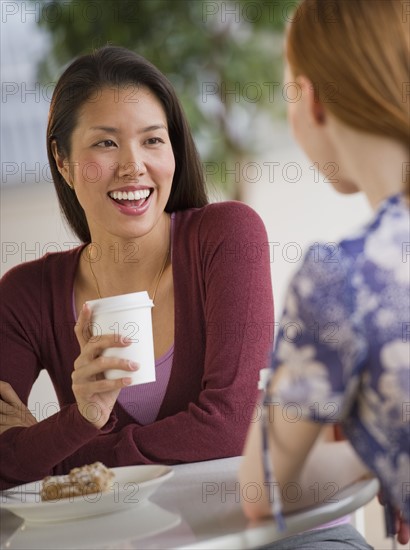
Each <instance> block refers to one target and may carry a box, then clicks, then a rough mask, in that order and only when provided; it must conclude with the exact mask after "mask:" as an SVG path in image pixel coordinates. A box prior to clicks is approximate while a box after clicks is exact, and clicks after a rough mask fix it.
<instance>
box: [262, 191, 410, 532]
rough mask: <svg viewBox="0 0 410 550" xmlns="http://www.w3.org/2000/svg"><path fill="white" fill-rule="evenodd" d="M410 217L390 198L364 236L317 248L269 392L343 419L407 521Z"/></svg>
mask: <svg viewBox="0 0 410 550" xmlns="http://www.w3.org/2000/svg"><path fill="white" fill-rule="evenodd" d="M409 279H410V220H409V208H408V205H407V203H406V200H405V199H404V197H403V196H401V195H399V196H395V197H391V198H389V199H388V200H386V201H385V202H384V203H383V204H382V205H381V207H380V208H379V210H378V211H377V213H376V215H375V217H374V219H373V220H372V222H371V223H370V224H368V225H367V226H366V227H365V228H364V229H363V230H362V231H361V232H360V233H359V234H357V235H355V236H354V237H353V238H350V239H346V240H344V241H342V242H341V243H340V244H339V246H337V247H336V246H335V245H334V244H332V245H326V244H318V243H316V244H315V245H314V246H312V247H311V248H310V250H309V252H308V254H307V256H306V258H305V261H304V264H303V266H302V268H301V269H300V271H299V272H298V273H297V274H296V276H295V277H294V279H293V281H292V283H291V285H290V288H289V291H288V294H287V299H286V302H285V310H284V314H283V319H282V322H281V330H280V332H279V335H278V339H277V346H276V350H275V353H274V355H273V360H272V365H271V366H272V369H274V370H275V369H277V368H278V367H279V366H280V365H284V368H285V369H286V373H287V375H286V376H285V377H283V378H282V379H281V380H282V381H281V382H280V384H279V387H278V388H277V391H275V395H274V397H273V398H272V400H273V401H275V402H277V403H281V404H282V405H283V406H289V405H290V404H292V407H293V409H292V414H293V415H294V414H295V407H296V410H297V414H299V415H300V418H308V419H311V420H314V421H317V422H340V423H341V424H342V426H343V429H344V433H345V434H346V437H347V438H348V439H349V440H350V441H351V443H352V445H353V447H354V448H355V449H356V451H357V453H358V454H359V455H360V457H361V458H362V460H363V461H364V462H365V463H366V464H367V465H368V467H369V468H370V469H371V470H372V471H373V472H375V474H376V475H377V477H378V478H379V480H380V482H381V485H382V488H383V492H384V494H385V498H386V499H387V500H388V502H389V503H390V504H391V505H393V506H395V507H397V508H399V509H401V510H402V512H403V515H404V517H405V519H406V521H407V522H410V459H409V446H410V422H409V420H410V344H409V341H410V293H409Z"/></svg>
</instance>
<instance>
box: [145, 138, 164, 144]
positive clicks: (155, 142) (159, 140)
mask: <svg viewBox="0 0 410 550" xmlns="http://www.w3.org/2000/svg"><path fill="white" fill-rule="evenodd" d="M147 143H148V145H157V144H158V143H164V140H163V139H161V138H158V137H153V138H149V139H147Z"/></svg>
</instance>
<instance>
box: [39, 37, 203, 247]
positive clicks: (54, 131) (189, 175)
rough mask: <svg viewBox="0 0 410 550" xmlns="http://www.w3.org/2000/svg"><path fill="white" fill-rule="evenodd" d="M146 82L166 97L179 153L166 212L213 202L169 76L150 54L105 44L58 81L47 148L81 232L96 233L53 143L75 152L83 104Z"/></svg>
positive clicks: (65, 208)
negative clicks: (74, 138) (103, 93)
mask: <svg viewBox="0 0 410 550" xmlns="http://www.w3.org/2000/svg"><path fill="white" fill-rule="evenodd" d="M130 84H132V85H135V86H145V87H147V88H149V89H150V90H151V91H152V92H153V93H154V94H155V96H156V97H157V98H158V100H159V101H160V102H161V104H162V106H163V108H164V111H165V114H166V117H167V123H168V130H169V137H170V140H171V144H172V149H173V152H174V156H175V174H174V178H173V182H172V187H171V193H170V196H169V199H168V202H167V204H166V207H165V211H166V212H174V211H176V210H185V209H187V208H195V207H201V206H204V205H206V204H207V203H208V198H207V193H206V187H205V181H204V174H203V169H202V164H201V161H200V159H199V155H198V152H197V150H196V147H195V144H194V141H193V138H192V135H191V131H190V129H189V125H188V122H187V120H186V117H185V115H184V112H183V110H182V107H181V104H180V102H179V100H178V98H177V96H176V93H175V90H174V88H173V86H172V85H171V83H170V82H169V80H168V79H167V78H166V77H165V76H164V75H163V74H162V73H161V72H160V71H159V70H158V69H157V68H156V67H155V66H154V65H152V63H150V62H149V61H147V60H146V59H145V58H144V57H142V56H140V55H138V54H136V53H134V52H132V51H130V50H127V49H126V48H121V47H118V46H104V47H103V48H100V49H98V50H96V51H95V52H93V53H91V54H88V55H83V56H81V57H78V58H77V59H75V60H74V61H73V62H72V63H71V64H70V65H69V66H68V68H67V69H66V70H65V71H64V72H63V74H62V75H61V77H60V78H59V80H58V82H57V85H56V87H55V90H54V93H53V97H52V100H51V105H50V113H49V119H48V127H47V154H48V159H49V163H50V169H51V173H52V176H53V181H54V186H55V188H56V191H57V196H58V200H59V203H60V208H61V211H62V213H63V215H64V217H65V218H66V220H67V222H68V224H69V225H70V227H71V229H72V230H73V231H74V233H75V234H76V235H77V236H78V238H79V239H80V240H81V241H82V242H84V243H86V242H90V240H91V236H90V231H89V227H88V223H87V220H86V217H85V213H84V210H83V208H82V207H81V205H80V203H79V202H78V200H77V197H76V194H75V192H74V190H73V189H71V188H70V187H69V186H68V185H67V183H66V182H65V180H64V178H63V177H62V176H61V174H60V172H59V171H58V169H57V165H56V161H55V159H54V156H53V152H52V143H53V141H55V142H56V146H57V150H58V152H59V154H61V155H62V156H63V157H64V158H69V155H70V149H71V136H72V133H73V130H74V129H75V127H76V124H77V118H78V113H79V110H80V108H81V107H82V105H83V104H84V103H85V102H86V101H87V100H89V99H90V98H92V97H94V94H96V93H98V91H101V89H102V88H105V87H111V86H112V87H121V86H126V85H130Z"/></svg>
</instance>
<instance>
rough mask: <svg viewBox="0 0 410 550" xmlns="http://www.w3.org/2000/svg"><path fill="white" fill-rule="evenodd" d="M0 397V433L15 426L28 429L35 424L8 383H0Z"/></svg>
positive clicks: (34, 419) (34, 420)
mask: <svg viewBox="0 0 410 550" xmlns="http://www.w3.org/2000/svg"><path fill="white" fill-rule="evenodd" d="M0 397H1V399H0V433H3V432H5V431H6V430H8V429H9V428H13V427H16V426H17V427H23V428H28V427H30V426H33V425H34V424H37V420H36V418H35V417H34V416H33V415H32V414H31V412H30V410H29V409H28V407H27V406H26V405H25V404H24V403H23V402H22V401H21V399H20V398H19V396H18V395H17V393H16V392H15V391H14V389H13V387H12V386H11V385H10V384H9V383H8V382H4V381H0Z"/></svg>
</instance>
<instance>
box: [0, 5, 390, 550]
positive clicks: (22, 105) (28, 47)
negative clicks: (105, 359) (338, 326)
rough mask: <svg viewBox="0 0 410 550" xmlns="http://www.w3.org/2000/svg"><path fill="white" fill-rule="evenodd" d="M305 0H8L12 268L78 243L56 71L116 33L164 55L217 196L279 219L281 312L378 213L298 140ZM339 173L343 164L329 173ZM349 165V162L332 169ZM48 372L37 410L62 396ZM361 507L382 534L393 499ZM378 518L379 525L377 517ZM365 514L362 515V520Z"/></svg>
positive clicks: (7, 240)
mask: <svg viewBox="0 0 410 550" xmlns="http://www.w3.org/2000/svg"><path fill="white" fill-rule="evenodd" d="M296 4H297V2H296V1H287V0H271V1H268V0H253V1H247V0H239V1H238V0H237V1H207V0H124V1H122V0H118V1H114V0H65V1H64V2H61V1H25V2H23V1H11V0H3V1H2V2H1V31H2V32H1V78H2V101H1V167H2V179H1V187H0V202H1V204H0V207H1V211H0V214H1V225H0V231H1V246H2V251H1V254H2V256H1V274H4V273H5V272H6V271H8V270H9V269H10V268H11V267H13V266H15V265H17V264H19V263H21V262H24V261H29V260H33V259H36V258H39V257H41V256H42V255H43V254H45V253H47V252H53V251H59V250H67V249H68V248H71V247H73V246H75V245H76V244H77V239H76V238H75V237H74V236H73V235H72V234H71V233H70V231H69V230H68V229H67V228H66V227H65V225H64V223H63V222H62V220H61V217H60V214H59V209H58V205H57V201H56V197H55V193H54V188H53V184H52V181H51V176H50V172H49V169H48V163H47V158H46V147H45V129H46V123H47V111H48V108H49V103H50V99H51V95H52V91H53V86H54V82H55V81H56V79H57V78H58V76H59V74H61V71H62V68H63V67H64V65H65V64H66V63H67V62H68V61H69V60H70V59H72V58H73V57H74V56H76V55H78V54H80V53H84V52H89V51H91V50H92V48H94V47H98V46H101V45H104V44H106V43H107V42H111V43H113V44H117V45H122V46H126V47H129V48H131V49H133V50H135V51H137V52H138V53H141V54H142V55H144V56H145V57H147V58H148V59H149V60H150V61H152V62H153V63H154V64H156V65H157V66H158V68H159V69H160V70H162V72H164V73H165V74H166V75H167V76H168V78H169V79H170V80H171V82H172V83H173V84H174V86H175V88H176V89H177V92H178V94H179V97H180V99H181V101H182V103H183V106H184V108H185V110H186V112H187V115H188V118H189V120H190V123H191V126H192V129H193V132H194V136H195V140H196V143H197V146H198V149H199V152H200V154H201V157H202V160H203V164H204V171H205V175H206V181H207V183H208V187H209V192H210V195H211V199H212V200H213V201H219V200H224V199H236V200H241V201H244V202H246V203H247V204H249V205H250V206H252V207H253V208H254V209H255V210H256V211H257V212H258V213H259V214H260V216H261V217H262V219H263V221H264V223H265V225H266V228H267V233H268V241H269V249H270V255H271V271H272V285H273V290H274V295H275V310H276V316H277V320H279V316H280V312H281V309H282V306H283V299H284V294H285V291H286V287H287V284H288V282H289V278H290V277H291V275H292V273H293V272H294V271H295V270H296V269H297V268H298V267H299V266H300V263H301V258H302V253H303V251H304V250H306V249H307V248H308V247H309V246H312V245H313V246H314V243H315V242H318V241H322V242H323V241H324V242H326V243H329V244H330V245H331V243H334V242H336V241H337V240H338V239H340V238H341V237H342V236H343V235H345V234H346V233H348V232H350V231H354V230H355V229H356V228H357V227H358V226H359V225H361V224H362V223H364V222H365V221H366V220H367V219H368V217H369V216H370V209H369V207H368V205H367V203H366V201H365V199H364V198H363V197H362V196H360V195H354V196H340V195H338V194H337V193H336V192H335V191H333V189H332V187H331V185H330V184H329V182H328V181H326V179H325V178H324V177H323V176H322V175H320V174H318V172H317V170H316V167H315V166H314V164H312V163H311V162H310V161H309V160H308V159H307V158H306V157H305V156H304V154H303V153H302V152H301V151H300V150H299V148H298V147H297V145H296V144H295V142H294V140H293V139H292V136H291V135H290V132H289V130H288V127H287V124H286V114H285V113H286V104H287V102H290V101H297V94H296V91H295V89H294V88H292V87H291V86H283V85H282V83H281V80H282V71H283V61H282V54H283V36H284V29H285V26H286V24H287V23H288V22H289V21H291V18H292V11H293V9H294V7H295V5H296ZM328 177H329V178H330V177H331V174H330V173H329V175H328ZM333 177H337V174H333ZM56 407H57V404H56V397H55V393H54V390H53V388H52V386H51V384H50V382H49V379H48V377H47V376H46V375H42V376H40V378H39V380H38V381H37V383H36V385H35V387H34V389H33V391H32V394H31V396H30V408H31V410H32V411H33V412H34V413H35V414H36V416H37V417H38V418H44V417H46V416H49V415H50V414H53V413H54V412H55V410H56ZM358 518H361V519H359V521H361V520H363V521H365V522H366V523H367V528H366V537H367V539H368V541H369V542H370V543H371V544H373V545H374V546H375V548H377V549H378V550H379V549H383V548H386V549H387V548H389V547H390V546H389V543H388V542H387V541H386V540H385V539H384V538H383V533H382V525H383V522H382V516H381V508H380V507H379V506H378V504H377V503H371V504H370V505H368V507H366V509H365V511H364V514H363V515H362V516H359V515H358ZM370 525H371V527H369V526H370ZM359 527H360V526H359Z"/></svg>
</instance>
